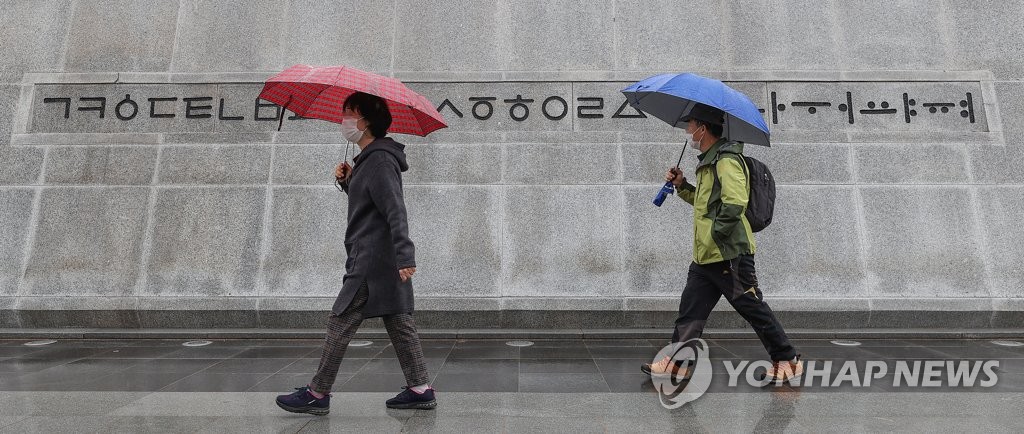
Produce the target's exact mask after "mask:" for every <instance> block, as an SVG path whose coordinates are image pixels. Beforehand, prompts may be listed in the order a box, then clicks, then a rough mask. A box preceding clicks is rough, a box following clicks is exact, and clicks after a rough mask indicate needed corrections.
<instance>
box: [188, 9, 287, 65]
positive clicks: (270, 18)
mask: <svg viewBox="0 0 1024 434" xmlns="http://www.w3.org/2000/svg"><path fill="white" fill-rule="evenodd" d="M180 8H181V10H180V12H179V13H178V33H177V39H176V41H177V44H176V45H175V48H174V55H173V57H172V60H171V70H172V71H184V72H200V71H223V72H227V71H250V70H257V71H268V70H269V71H272V70H276V69H281V68H282V67H283V66H284V65H283V62H282V58H281V55H282V47H281V45H282V44H281V39H282V38H281V35H283V34H284V33H283V32H282V30H283V25H284V23H285V17H284V16H283V15H284V10H285V8H282V7H279V4H278V3H277V2H273V1H269V0H257V1H255V2H252V3H249V4H248V5H247V6H246V7H237V5H233V4H228V3H223V2H218V1H212V0H181V6H180Z"/></svg>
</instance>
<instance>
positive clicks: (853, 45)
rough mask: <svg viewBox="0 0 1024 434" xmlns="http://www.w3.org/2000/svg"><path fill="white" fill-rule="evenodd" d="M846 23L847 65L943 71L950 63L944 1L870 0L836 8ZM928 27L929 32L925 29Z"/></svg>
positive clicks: (842, 46)
mask: <svg viewBox="0 0 1024 434" xmlns="http://www.w3.org/2000/svg"><path fill="white" fill-rule="evenodd" d="M833 7H834V8H835V9H836V14H837V15H838V16H839V17H842V19H843V22H844V25H843V26H841V27H840V28H839V29H838V31H839V33H840V37H839V39H838V42H839V49H840V53H841V57H840V58H839V65H841V67H842V68H844V69H943V68H944V67H946V66H947V65H949V63H950V61H951V56H950V54H951V53H950V48H951V47H949V46H947V45H946V43H945V38H943V37H941V35H943V34H944V33H946V31H948V30H947V29H945V28H943V26H947V25H950V24H951V23H947V22H944V21H942V16H941V14H940V13H935V12H936V11H937V10H941V9H940V8H941V2H940V1H939V0H929V1H925V2H919V1H913V0H899V1H895V2H892V1H885V0H870V1H867V2H861V3H857V4H852V3H843V2H838V3H835V4H834V6H833ZM925 29H927V30H925Z"/></svg>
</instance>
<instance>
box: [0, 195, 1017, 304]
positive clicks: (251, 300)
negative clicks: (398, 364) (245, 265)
mask: <svg viewBox="0 0 1024 434" xmlns="http://www.w3.org/2000/svg"><path fill="white" fill-rule="evenodd" d="M175 188H177V187H175ZM765 301H767V302H769V303H770V304H771V305H772V308H773V309H775V310H780V311H794V312H889V311H943V310H945V311H962V312H987V311H1007V312H1024V298H977V297H973V298H969V297H964V298H954V297H945V298H930V299H919V298H894V297H849V298H829V299H814V298H806V297H772V296H767V297H765ZM333 303H334V297H296V296H282V297H260V296H235V297H201V296H195V297H193V296H163V297H162V296H122V297H108V296H98V295H93V296H46V295H38V296H0V308H3V307H8V306H9V307H12V308H14V309H29V310H111V309H126V308H128V309H131V308H138V309H140V310H168V311H173V310H183V311H188V310H198V311H202V310H260V311H318V310H323V311H326V310H328V309H329V307H330V306H331V305H332V304H333ZM678 305H679V297H678V296H664V297H636V296H626V297H417V298H416V306H417V307H418V309H420V310H427V311H433V310H436V311H467V312H471V311H577V312H586V311H620V312H646V311H653V312H674V311H675V310H676V309H677V306H678ZM320 308H322V309H320ZM715 311H732V308H731V307H730V306H729V305H728V303H724V302H723V303H719V304H718V305H716V307H715Z"/></svg>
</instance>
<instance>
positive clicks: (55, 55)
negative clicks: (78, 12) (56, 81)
mask: <svg viewBox="0 0 1024 434" xmlns="http://www.w3.org/2000/svg"><path fill="white" fill-rule="evenodd" d="M3 7H4V13H3V16H0V29H2V30H0V41H4V48H5V49H4V52H5V53H6V55H5V56H4V61H3V62H0V82H7V83H13V82H18V81H21V74H22V73H24V72H28V71H57V70H59V69H60V68H61V66H62V63H63V60H64V44H65V41H66V39H67V28H68V22H69V19H68V18H69V15H70V14H71V0H64V1H51V2H26V1H5V2H4V4H3Z"/></svg>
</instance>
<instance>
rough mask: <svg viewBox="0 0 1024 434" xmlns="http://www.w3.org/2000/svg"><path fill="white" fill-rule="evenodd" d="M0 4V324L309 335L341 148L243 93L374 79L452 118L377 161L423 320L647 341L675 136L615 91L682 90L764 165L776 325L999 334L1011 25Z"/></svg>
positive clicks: (655, 8) (668, 7)
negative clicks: (390, 161) (411, 262)
mask: <svg viewBox="0 0 1024 434" xmlns="http://www.w3.org/2000/svg"><path fill="white" fill-rule="evenodd" d="M0 9H2V10H3V11H4V13H3V14H0V46H2V47H3V52H4V55H3V56H0V204H2V206H0V327H13V328H18V327H21V328H30V327H268V328H270V327H306V326H309V327H318V326H320V322H321V321H320V320H319V317H318V316H312V317H311V316H310V315H308V314H307V313H308V312H309V311H326V310H327V309H328V308H329V306H330V301H331V299H332V298H333V296H334V295H335V294H336V292H337V289H338V283H339V281H340V279H341V276H342V273H343V270H342V268H343V264H344V259H345V255H344V248H343V246H342V239H343V228H344V223H345V217H344V215H345V208H344V207H345V201H344V196H343V195H342V194H341V193H338V192H337V191H335V189H334V188H333V187H332V185H331V180H332V179H331V176H332V175H331V174H332V171H333V166H334V165H335V164H336V163H337V162H338V161H340V160H341V159H342V158H344V156H345V152H346V146H345V145H344V140H343V139H342V138H341V136H340V134H339V132H338V129H337V127H336V126H334V125H330V124H326V123H322V122H319V121H309V120H301V119H288V120H286V121H285V122H284V126H283V128H282V130H281V131H280V132H278V131H276V127H277V122H276V120H275V117H274V116H275V115H276V113H277V111H276V110H277V108H276V107H273V106H260V105H259V103H258V102H257V101H256V100H255V96H256V95H257V94H258V92H259V89H260V85H261V83H262V81H263V80H265V79H266V78H268V77H270V76H271V75H273V74H274V73H275V72H277V71H279V70H281V69H284V68H286V67H288V66H290V65H292V64H295V63H308V64H320V65H329V64H346V65H350V66H354V67H357V68H362V69H366V70H370V71H375V72H378V73H382V74H387V75H394V76H396V77H398V78H400V79H402V80H404V81H406V82H408V83H409V85H410V87H412V88H414V89H415V90H417V91H419V92H421V93H423V94H425V95H427V96H428V97H429V98H430V99H431V101H433V102H434V103H435V104H438V105H439V106H440V107H441V112H442V113H443V114H444V115H445V117H446V118H447V119H448V120H449V121H450V124H451V127H450V128H449V129H447V130H442V131H440V132H438V133H435V134H433V135H431V136H430V137H427V138H415V137H406V136H399V137H397V138H398V139H399V140H402V141H405V142H406V143H408V144H409V148H408V152H409V157H410V164H411V165H412V169H411V170H410V171H409V172H408V173H407V174H406V184H407V198H408V205H409V213H410V218H411V222H410V224H411V229H412V237H413V239H414V241H415V242H416V243H417V253H418V262H419V266H420V272H419V274H417V278H416V280H415V285H416V290H417V297H418V298H417V303H418V308H419V310H420V313H419V317H420V321H421V324H423V325H424V326H427V327H476V328H484V327H511V328H520V327H590V328H609V327H652V326H663V325H665V324H668V323H669V322H670V321H671V319H672V311H673V310H674V309H675V308H676V305H677V303H678V294H679V292H680V290H681V288H682V284H683V282H684V279H685V275H686V265H687V263H688V258H689V255H690V252H689V250H690V245H691V242H692V234H691V228H690V221H691V220H690V214H689V208H688V206H686V205H685V204H684V203H683V202H682V201H679V200H670V201H669V202H668V203H667V204H666V206H664V207H662V208H660V209H659V208H655V207H654V206H653V205H651V203H650V200H651V198H652V197H653V195H654V193H656V192H657V190H658V188H659V185H660V182H659V178H660V177H661V174H662V173H663V171H664V170H665V168H666V167H668V166H669V165H670V164H673V163H674V162H675V159H676V158H678V153H679V151H680V150H681V143H680V142H681V140H682V136H681V134H680V133H679V132H678V131H677V130H672V129H671V128H668V127H667V126H666V125H663V124H662V123H661V122H660V121H657V120H655V119H652V118H648V119H644V118H639V117H638V116H637V115H636V113H635V112H633V111H632V110H631V109H629V108H628V107H622V106H621V103H622V102H623V101H624V99H623V98H622V96H621V94H619V93H618V90H620V89H621V88H623V87H625V85H627V84H628V83H630V82H632V81H635V80H639V79H642V78H645V77H647V76H650V75H653V74H657V73H663V72H676V71H679V72H681V71H694V72H697V73H700V74H704V75H708V76H712V77H716V78H719V79H722V80H725V81H727V82H729V83H730V84H732V85H734V86H735V87H736V88H737V89H740V90H741V91H743V92H745V93H746V94H748V95H749V96H750V97H751V98H752V99H753V100H754V101H755V102H756V103H757V104H758V105H759V106H760V107H761V108H762V109H764V114H765V118H766V120H767V121H768V124H769V126H770V127H771V128H772V132H773V135H772V138H773V146H772V147H771V148H770V149H766V148H756V149H749V148H748V149H749V153H750V154H751V155H753V156H755V157H757V158H760V159H762V160H763V161H765V162H766V163H768V164H769V166H770V167H771V168H772V170H773V171H774V173H775V175H776V177H777V178H778V180H779V183H780V187H779V203H778V209H777V216H776V220H775V223H774V224H773V225H772V226H771V227H770V228H768V229H767V230H766V231H765V232H763V233H761V234H759V236H758V247H759V250H758V267H759V278H760V282H761V284H762V288H763V290H764V291H765V293H766V295H767V299H768V300H769V301H770V302H771V303H772V305H773V307H774V308H775V309H776V310H777V311H779V312H780V316H782V317H783V320H784V321H787V326H789V327H829V328H846V327H882V328H887V327H951V326H956V327H1014V326H1019V325H1021V323H1024V314H1022V313H1024V298H1022V297H1021V296H1020V293H1019V291H1018V288H1020V287H1021V286H1022V283H1024V259H1021V258H1024V230H1021V228H1020V225H1019V224H1018V223H1016V222H1015V221H1014V220H1016V217H1014V216H1015V215H1016V214H1014V213H1015V212H1017V211H1024V205H1022V204H1024V186H1022V180H1024V171H1022V170H1021V169H1020V167H1021V165H1022V164H1024V149H1022V147H1021V142H1020V137H1021V133H1022V132H1024V120H1022V119H1024V102H1022V98H1024V81H1022V80H1024V62H1022V61H1021V59H1024V29H1022V28H1021V26H1020V25H1019V23H1020V21H1021V19H1022V18H1024V4H1022V2H1019V1H1007V2H997V1H982V2H978V1H966V0H927V1H917V0H915V1H911V0H898V1H892V0H889V1H880V0H879V1H875V0H871V1H862V2H840V1H810V0H786V1H781V2H771V3H770V4H766V3H765V2H758V1H753V0H745V1H716V2H698V1H689V0H688V1H678V0H664V1H649V0H648V1H637V0H635V1H623V0H598V1H563V0H557V1H493V2H479V1H468V0H466V1H464V0H453V1H446V2H422V1H420V2H414V1H411V0H390V1H380V0H367V1H360V2H326V3H325V2H314V1H299V0H290V1H264V0H253V1H244V2H217V1H212V0H180V1H174V0H148V1H127V0H92V1H84V0H65V1H56V0H47V1H26V0H0ZM99 98H102V99H99ZM65 99H66V100H65ZM126 100H130V101H132V102H134V103H135V106H133V105H132V104H129V103H125V104H121V103H122V102H124V101H126ZM528 100H529V101H528ZM445 103H447V104H445ZM794 103H795V104H794ZM826 103H827V104H828V105H825V104H826ZM517 104H521V105H520V106H517ZM133 107H134V108H133ZM133 110H134V111H133ZM101 114H102V117H101V116H100V115H101ZM129 114H131V116H129ZM167 115H173V117H167ZM239 118H241V119H239ZM692 156H693V155H692V154H691V155H690V157H692ZM688 160H689V158H688ZM692 165H693V163H692V160H691V163H690V165H689V167H690V169H687V170H692ZM718 309H719V310H720V311H721V312H716V314H715V317H714V321H713V324H715V325H717V326H737V327H738V326H742V323H741V322H740V320H739V319H738V317H737V316H735V315H732V314H729V313H728V312H725V310H728V306H727V304H726V303H721V304H720V306H719V307H718ZM311 318H312V319H311Z"/></svg>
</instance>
